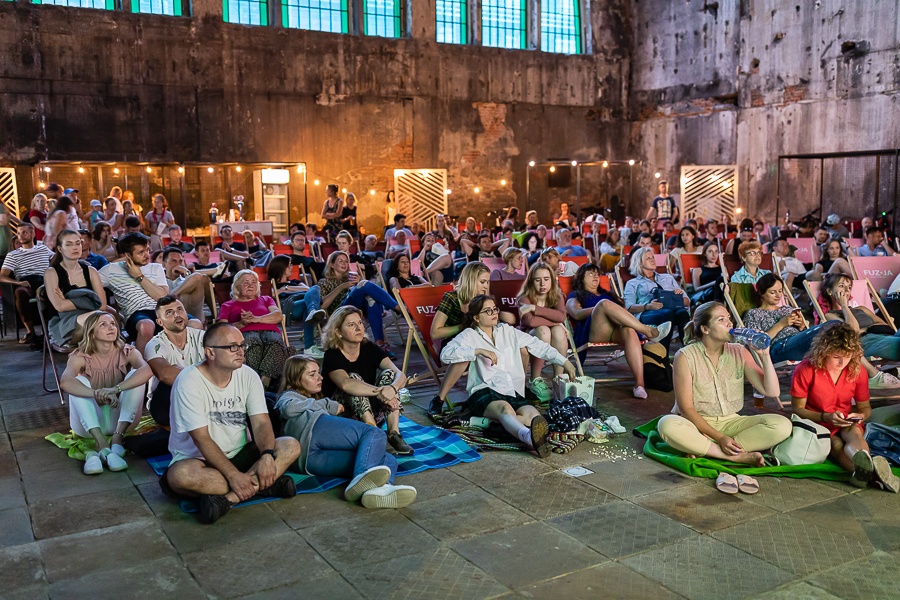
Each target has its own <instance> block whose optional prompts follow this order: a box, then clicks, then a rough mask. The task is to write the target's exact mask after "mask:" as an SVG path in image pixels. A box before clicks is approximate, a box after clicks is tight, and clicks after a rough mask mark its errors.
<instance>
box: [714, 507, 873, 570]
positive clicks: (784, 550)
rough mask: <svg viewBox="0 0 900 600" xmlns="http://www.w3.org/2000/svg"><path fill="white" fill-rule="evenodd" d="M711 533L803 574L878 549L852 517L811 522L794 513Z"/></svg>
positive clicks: (755, 554)
mask: <svg viewBox="0 0 900 600" xmlns="http://www.w3.org/2000/svg"><path fill="white" fill-rule="evenodd" d="M711 535H712V536H713V537H714V538H716V539H718V540H721V541H723V542H725V543H726V544H730V545H732V546H734V547H735V548H739V549H741V550H743V551H744V552H747V553H748V554H752V555H753V556H756V557H757V558H760V559H762V560H764V561H766V562H768V563H770V564H773V565H776V566H778V567H780V568H782V569H784V570H785V571H789V572H791V573H794V574H795V575H799V576H804V575H809V574H810V573H815V572H816V571H820V570H823V569H827V568H829V567H831V566H832V565H835V564H839V563H841V562H846V560H847V557H859V556H867V555H869V554H871V553H872V552H873V551H874V550H875V549H874V547H873V546H872V544H870V543H869V540H868V538H867V537H866V534H865V533H864V532H863V530H862V528H861V527H860V526H859V525H858V524H857V523H854V522H852V521H851V520H849V519H848V520H846V521H845V522H843V523H841V522H837V521H830V522H827V521H826V522H822V523H811V522H806V521H802V520H800V519H798V518H796V517H794V516H793V514H791V513H789V514H780V515H774V516H771V517H767V518H765V519H758V520H756V521H753V522H750V523H742V524H740V525H736V526H734V527H729V528H728V529H723V530H720V531H716V532H714V533H712V534H711Z"/></svg>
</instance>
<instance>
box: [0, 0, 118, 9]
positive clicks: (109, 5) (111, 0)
mask: <svg viewBox="0 0 900 600" xmlns="http://www.w3.org/2000/svg"><path fill="white" fill-rule="evenodd" d="M11 1H13V2H14V1H15V0H11ZM79 1H81V0H79ZM68 2H69V0H66V3H65V4H59V3H56V2H53V1H52V0H49V1H44V0H31V3H32V4H41V5H46V6H62V7H65V8H87V9H91V10H110V11H113V10H116V9H118V6H116V3H117V1H116V0H103V3H104V4H105V5H106V6H104V7H102V8H100V7H97V6H81V5H73V4H69V3H68Z"/></svg>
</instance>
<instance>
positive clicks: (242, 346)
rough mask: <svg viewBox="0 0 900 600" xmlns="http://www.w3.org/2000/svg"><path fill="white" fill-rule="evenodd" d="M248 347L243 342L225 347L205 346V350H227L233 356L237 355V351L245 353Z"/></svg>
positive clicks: (248, 345)
mask: <svg viewBox="0 0 900 600" xmlns="http://www.w3.org/2000/svg"><path fill="white" fill-rule="evenodd" d="M248 347H250V344H248V343H247V342H244V343H243V344H229V345H227V346H207V348H216V349H218V350H229V351H231V352H233V353H235V354H237V352H238V350H243V351H244V352H246V351H247V348H248Z"/></svg>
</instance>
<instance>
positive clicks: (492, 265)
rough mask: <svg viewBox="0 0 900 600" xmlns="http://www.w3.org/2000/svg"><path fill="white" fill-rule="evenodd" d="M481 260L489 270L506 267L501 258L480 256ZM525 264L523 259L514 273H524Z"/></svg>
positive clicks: (501, 269) (499, 269)
mask: <svg viewBox="0 0 900 600" xmlns="http://www.w3.org/2000/svg"><path fill="white" fill-rule="evenodd" d="M481 262H483V263H484V264H485V266H486V267H487V268H488V269H490V270H491V271H503V270H504V269H506V263H505V262H503V259H502V258H482V259H481ZM572 262H575V261H572ZM525 266H526V265H525V262H524V261H523V262H522V267H521V268H520V269H519V270H518V271H516V273H519V274H521V275H525Z"/></svg>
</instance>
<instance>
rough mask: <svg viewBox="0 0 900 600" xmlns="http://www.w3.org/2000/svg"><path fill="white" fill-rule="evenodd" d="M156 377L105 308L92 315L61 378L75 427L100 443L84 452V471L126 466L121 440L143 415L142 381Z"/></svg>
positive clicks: (100, 471)
mask: <svg viewBox="0 0 900 600" xmlns="http://www.w3.org/2000/svg"><path fill="white" fill-rule="evenodd" d="M152 375H153V372H152V371H151V370H150V367H149V366H147V363H146V362H144V359H143V357H141V353H140V352H135V351H134V347H133V346H126V345H125V342H124V341H122V336H121V334H120V331H119V325H118V322H117V321H116V319H115V318H114V317H113V316H112V315H110V314H109V313H107V312H104V311H101V310H98V311H95V312H93V313H91V314H90V315H88V318H87V319H86V320H85V322H84V335H83V337H82V338H81V343H79V344H78V349H77V350H75V351H74V352H72V354H70V355H69V361H68V363H66V370H65V371H64V372H63V374H62V377H61V378H60V380H59V385H60V387H61V388H62V390H63V391H64V392H67V393H68V394H69V424H70V425H71V427H72V431H74V432H75V434H76V435H78V436H81V437H92V438H94V442H95V443H96V448H97V450H96V451H90V452H88V453H87V454H86V455H85V463H84V474H85V475H99V474H100V473H102V472H103V465H104V464H105V465H106V467H107V468H108V469H109V470H110V471H121V470H123V469H126V468H128V464H127V463H126V462H125V461H124V460H123V459H122V456H123V455H124V454H125V448H124V447H123V446H122V441H123V440H124V439H125V432H126V431H128V430H129V429H130V428H131V427H132V425H133V424H134V423H135V422H136V421H137V420H139V419H140V415H141V397H142V396H143V392H144V384H145V383H147V382H148V381H149V380H150V377H151V376H152ZM110 434H111V435H112V439H111V440H109V442H108V441H107V439H106V436H108V435H110ZM110 444H111V446H110Z"/></svg>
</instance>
